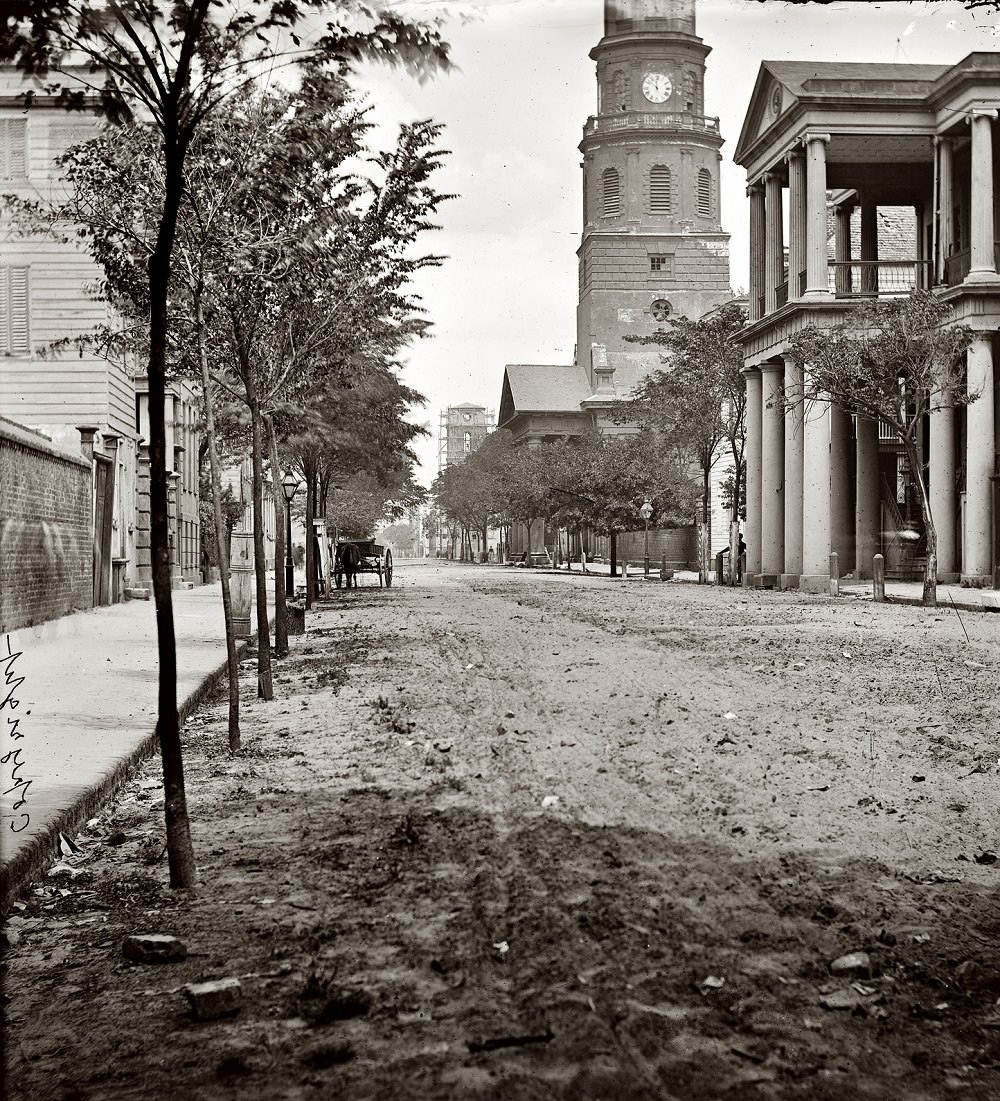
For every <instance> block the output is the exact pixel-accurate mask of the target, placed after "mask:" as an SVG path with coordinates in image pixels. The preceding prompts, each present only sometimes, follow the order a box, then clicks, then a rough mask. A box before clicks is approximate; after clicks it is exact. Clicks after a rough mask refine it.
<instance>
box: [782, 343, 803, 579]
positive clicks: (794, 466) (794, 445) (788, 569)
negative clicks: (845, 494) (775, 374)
mask: <svg viewBox="0 0 1000 1101" xmlns="http://www.w3.org/2000/svg"><path fill="white" fill-rule="evenodd" d="M785 400H786V402H790V401H794V404H791V405H786V409H785V421H784V430H785V494H784V504H785V570H784V574H783V576H782V578H781V581H780V585H781V588H783V589H788V588H795V589H797V588H798V586H799V574H801V573H802V448H803V429H802V370H801V368H800V367H799V366H798V364H796V362H795V361H794V360H793V359H792V358H791V357H790V356H785Z"/></svg>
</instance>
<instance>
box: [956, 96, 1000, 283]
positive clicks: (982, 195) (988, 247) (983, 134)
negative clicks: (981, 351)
mask: <svg viewBox="0 0 1000 1101" xmlns="http://www.w3.org/2000/svg"><path fill="white" fill-rule="evenodd" d="M996 117H997V113H996V111H995V110H987V109H985V108H974V109H973V111H972V203H971V206H972V240H971V245H972V252H971V257H970V263H971V267H970V268H969V274H968V275H967V276H966V277H965V281H966V282H967V283H968V282H973V283H983V282H986V283H995V282H998V281H1000V275H997V266H996V256H995V254H994V251H993V120H994V119H995V118H996Z"/></svg>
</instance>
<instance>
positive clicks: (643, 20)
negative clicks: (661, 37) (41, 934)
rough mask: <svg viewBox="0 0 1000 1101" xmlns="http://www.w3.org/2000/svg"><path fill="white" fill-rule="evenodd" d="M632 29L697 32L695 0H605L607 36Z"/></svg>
mask: <svg viewBox="0 0 1000 1101" xmlns="http://www.w3.org/2000/svg"><path fill="white" fill-rule="evenodd" d="M632 31H680V32H681V33H682V34H692V35H693V34H694V33H695V29H694V0H604V37H605V38H607V37H609V36H610V35H615V34H628V33H630V32H632Z"/></svg>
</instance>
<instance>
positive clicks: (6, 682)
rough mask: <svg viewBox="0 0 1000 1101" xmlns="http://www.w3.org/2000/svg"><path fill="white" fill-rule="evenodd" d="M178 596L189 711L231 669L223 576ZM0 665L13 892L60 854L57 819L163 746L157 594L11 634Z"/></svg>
mask: <svg viewBox="0 0 1000 1101" xmlns="http://www.w3.org/2000/svg"><path fill="white" fill-rule="evenodd" d="M173 606H174V630H175V632H176V636H177V705H178V708H179V710H180V713H181V718H182V719H183V718H184V717H185V716H186V715H187V714H190V713H191V712H192V711H193V710H194V709H195V707H196V706H197V705H198V703H199V702H200V701H201V699H202V698H203V697H204V696H205V694H207V692H208V691H210V690H211V688H212V687H213V685H214V684H215V683H216V682H217V680H218V679H219V678H220V677H221V676H222V675H223V674H224V671H225V667H226V636H225V624H224V620H223V614H222V588H221V585H219V584H218V583H217V584H214V585H203V586H199V587H197V588H194V589H190V590H186V591H185V590H179V591H175V592H174V593H173ZM272 618H273V616H272ZM245 649H246V645H245V644H242V646H241V653H242V651H243V650H245ZM0 672H2V674H3V677H2V679H0V686H3V695H2V696H0V700H6V701H7V702H6V706H5V707H4V708H3V717H4V722H3V724H2V727H0V729H2V742H0V763H2V768H3V773H2V780H3V785H2V787H0V813H2V819H0V821H2V829H0V860H2V865H3V868H2V885H0V902H2V903H5V902H6V901H7V900H8V894H9V891H10V890H11V889H13V888H16V886H17V885H19V884H20V883H22V882H24V880H25V879H26V878H27V877H29V876H30V875H31V874H32V873H33V872H35V871H37V870H38V869H39V868H40V867H42V866H43V865H44V863H45V861H46V860H47V859H48V858H50V857H51V856H52V855H54V853H55V845H56V840H57V834H58V831H59V830H60V829H62V830H64V831H66V832H67V833H68V832H70V831H71V830H72V829H73V828H74V826H75V825H76V823H77V822H78V821H79V820H80V819H81V818H82V817H84V816H86V815H88V814H90V813H92V812H93V811H94V810H95V809H96V808H97V807H98V806H99V805H100V804H101V802H103V801H104V799H106V798H107V796H108V795H109V794H110V793H111V792H112V791H113V790H114V789H115V787H116V786H117V785H118V784H119V783H120V782H121V781H122V780H123V779H124V778H125V776H126V775H127V773H128V770H129V768H130V766H131V765H133V764H134V763H136V762H138V761H140V760H142V759H144V758H145V757H148V756H149V755H151V754H152V753H153V752H155V750H156V738H155V726H156V697H157V676H158V659H157V652H156V609H155V605H154V603H153V601H152V600H148V601H146V600H135V601H132V600H130V601H126V602H125V603H123V604H114V605H111V606H110V607H106V608H95V609H94V610H93V611H89V612H82V613H79V614H77V615H70V616H64V617H63V618H62V619H55V620H52V621H51V622H49V623H43V624H41V625H39V626H37V627H29V628H23V629H21V630H18V631H14V632H11V633H10V634H6V635H0ZM15 703H16V705H17V706H16V707H14V704H15ZM14 735H20V737H19V738H15V737H14Z"/></svg>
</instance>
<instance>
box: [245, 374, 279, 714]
mask: <svg viewBox="0 0 1000 1101" xmlns="http://www.w3.org/2000/svg"><path fill="white" fill-rule="evenodd" d="M243 367H244V372H245V374H244V377H245V380H246V393H247V404H248V405H249V406H250V426H251V430H252V444H251V448H250V461H251V466H252V468H253V557H254V563H253V567H254V576H255V579H256V581H257V600H256V603H257V694H258V695H259V696H260V698H261V699H263V700H272V699H274V689H273V686H272V684H271V625H270V624H269V623H268V616H267V559H266V556H265V554H264V469H263V467H264V462H263V459H264V440H263V429H262V425H261V412H260V402H259V400H258V397H257V380H256V377H255V373H254V368H253V361H252V360H251V359H250V358H249V357H248V358H247V360H246V362H245V363H244V365H243Z"/></svg>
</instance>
